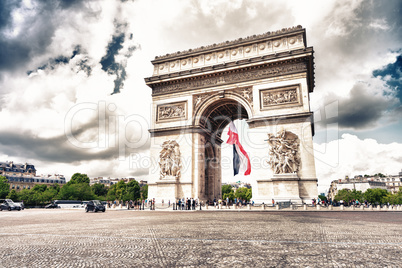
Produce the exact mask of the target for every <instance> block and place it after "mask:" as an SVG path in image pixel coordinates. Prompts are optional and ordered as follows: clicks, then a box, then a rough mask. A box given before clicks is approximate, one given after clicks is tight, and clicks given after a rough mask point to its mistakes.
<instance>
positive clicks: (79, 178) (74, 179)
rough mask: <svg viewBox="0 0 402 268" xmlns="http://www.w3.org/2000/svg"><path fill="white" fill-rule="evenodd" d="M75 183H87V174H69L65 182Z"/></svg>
mask: <svg viewBox="0 0 402 268" xmlns="http://www.w3.org/2000/svg"><path fill="white" fill-rule="evenodd" d="M76 183H86V184H89V177H88V176H87V174H81V173H74V175H73V176H71V179H70V180H69V181H68V183H67V184H70V185H71V184H76Z"/></svg>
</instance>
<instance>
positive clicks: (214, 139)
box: [199, 99, 249, 202]
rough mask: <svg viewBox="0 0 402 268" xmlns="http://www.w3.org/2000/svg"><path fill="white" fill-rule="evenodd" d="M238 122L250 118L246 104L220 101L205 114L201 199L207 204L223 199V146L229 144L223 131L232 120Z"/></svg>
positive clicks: (203, 114)
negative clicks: (224, 143)
mask: <svg viewBox="0 0 402 268" xmlns="http://www.w3.org/2000/svg"><path fill="white" fill-rule="evenodd" d="M238 119H239V120H244V119H249V114H248V112H247V109H246V108H245V107H244V106H243V104H241V103H240V102H239V101H236V100H233V99H218V100H216V101H215V102H213V103H211V104H210V105H208V107H207V108H206V109H205V110H204V111H203V113H202V114H201V117H200V120H199V127H200V128H201V129H202V132H201V133H202V135H203V136H204V139H203V140H204V142H203V144H201V145H202V146H203V148H202V149H201V150H200V151H201V152H203V155H204V172H202V173H201V174H200V178H199V183H200V184H199V189H200V192H199V196H200V199H203V200H204V201H209V202H213V200H214V199H215V200H218V199H220V198H222V162H221V147H222V143H223V142H226V141H223V140H222V132H223V130H224V129H225V128H226V127H227V126H228V125H229V123H230V122H231V121H235V120H238ZM225 157H228V155H225ZM231 157H233V156H231Z"/></svg>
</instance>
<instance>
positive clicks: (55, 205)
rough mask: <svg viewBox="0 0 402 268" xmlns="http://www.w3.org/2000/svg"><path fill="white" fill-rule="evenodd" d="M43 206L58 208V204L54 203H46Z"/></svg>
mask: <svg viewBox="0 0 402 268" xmlns="http://www.w3.org/2000/svg"><path fill="white" fill-rule="evenodd" d="M45 208H60V206H59V205H57V204H56V203H50V204H48V205H46V206H45Z"/></svg>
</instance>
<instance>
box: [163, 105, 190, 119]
mask: <svg viewBox="0 0 402 268" xmlns="http://www.w3.org/2000/svg"><path fill="white" fill-rule="evenodd" d="M185 116H186V103H185V102H183V103H177V104H173V105H160V106H158V120H163V119H177V118H178V119H180V118H183V117H185Z"/></svg>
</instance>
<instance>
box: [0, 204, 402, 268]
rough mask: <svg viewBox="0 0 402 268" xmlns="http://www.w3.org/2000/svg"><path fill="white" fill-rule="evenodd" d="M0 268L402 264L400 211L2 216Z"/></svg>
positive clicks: (29, 213) (64, 211)
mask: <svg viewBox="0 0 402 268" xmlns="http://www.w3.org/2000/svg"><path fill="white" fill-rule="evenodd" d="M0 227H1V228H0V230H1V231H0V242H1V243H0V267H47V268H48V267H402V213H401V212H370V213H367V212H303V211H296V212H274V211H268V212H267V211H264V212H255V211H249V212H247V211H242V212H229V211H225V212H223V211H222V212H221V211H195V212H194V211H191V212H190V211H127V210H120V211H118V210H116V211H112V210H109V211H106V213H85V212H84V211H83V210H68V209H57V210H44V209H30V210H24V211H20V212H18V211H11V212H8V211H3V212H0Z"/></svg>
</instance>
